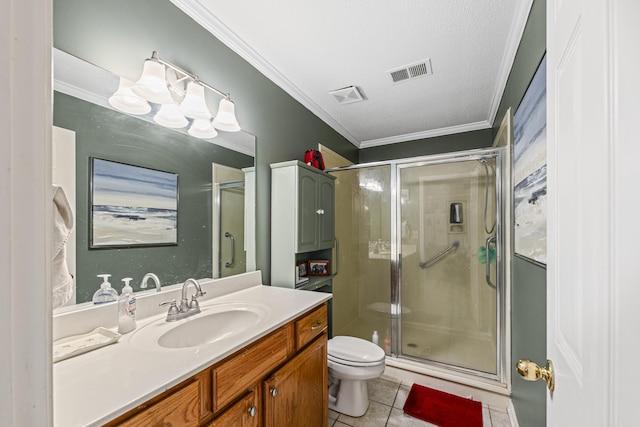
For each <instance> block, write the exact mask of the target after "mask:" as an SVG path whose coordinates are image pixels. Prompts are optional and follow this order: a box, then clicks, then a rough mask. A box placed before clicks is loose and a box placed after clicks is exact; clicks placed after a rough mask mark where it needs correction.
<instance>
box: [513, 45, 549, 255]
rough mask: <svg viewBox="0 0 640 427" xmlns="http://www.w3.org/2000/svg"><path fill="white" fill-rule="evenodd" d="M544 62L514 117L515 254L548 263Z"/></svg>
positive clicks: (545, 74) (545, 78) (543, 60)
mask: <svg viewBox="0 0 640 427" xmlns="http://www.w3.org/2000/svg"><path fill="white" fill-rule="evenodd" d="M546 65H547V61H546V56H545V57H544V58H542V61H541V62H540V65H538V69H537V71H536V73H535V75H534V76H533V79H532V80H531V83H530V84H529V88H528V89H527V92H526V93H525V95H524V98H522V102H521V103H520V105H519V106H518V110H517V111H516V113H515V114H514V116H513V127H514V132H513V146H514V149H513V176H514V179H513V182H514V185H515V188H514V195H513V196H514V221H515V224H514V225H515V227H514V230H515V232H514V237H515V242H514V251H515V253H516V255H519V256H522V257H525V258H527V259H530V260H532V261H535V262H537V263H540V264H546V263H547V83H546V80H547V67H546Z"/></svg>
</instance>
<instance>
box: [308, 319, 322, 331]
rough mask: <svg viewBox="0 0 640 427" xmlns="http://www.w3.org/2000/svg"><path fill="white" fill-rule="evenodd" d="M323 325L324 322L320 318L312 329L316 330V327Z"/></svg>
mask: <svg viewBox="0 0 640 427" xmlns="http://www.w3.org/2000/svg"><path fill="white" fill-rule="evenodd" d="M320 327H322V322H321V321H320V320H318V321H317V322H316V323H315V324H314V325H312V326H311V330H312V331H315V330H316V329H318V328H320Z"/></svg>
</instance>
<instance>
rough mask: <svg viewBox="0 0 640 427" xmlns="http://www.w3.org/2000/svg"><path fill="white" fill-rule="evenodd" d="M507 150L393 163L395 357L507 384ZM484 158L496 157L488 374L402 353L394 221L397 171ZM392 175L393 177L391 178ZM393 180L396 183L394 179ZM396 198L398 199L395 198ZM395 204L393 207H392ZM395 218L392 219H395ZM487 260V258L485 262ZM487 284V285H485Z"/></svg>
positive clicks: (398, 211)
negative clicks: (492, 336) (492, 361)
mask: <svg viewBox="0 0 640 427" xmlns="http://www.w3.org/2000/svg"><path fill="white" fill-rule="evenodd" d="M505 157H506V150H505V149H503V148H489V149H478V150H469V151H460V152H454V153H447V154H442V155H433V156H425V157H419V158H411V159H402V160H398V161H394V162H393V163H394V164H393V165H392V173H391V176H392V183H391V184H392V187H391V188H392V189H393V190H392V195H391V200H392V202H391V206H392V209H393V210H394V211H395V212H393V213H392V229H391V239H392V244H391V272H392V273H391V274H392V283H393V285H392V292H391V330H392V331H394V332H395V333H393V334H392V335H391V352H392V356H394V357H395V358H397V359H404V360H409V361H417V362H419V363H421V364H425V365H428V366H431V367H433V368H435V369H437V370H442V369H444V370H447V371H454V372H457V373H459V374H462V375H464V376H471V377H475V378H478V377H480V378H484V379H486V380H489V381H491V382H493V383H498V384H500V385H503V386H506V385H507V384H508V382H507V378H506V376H505V373H506V361H507V360H508V359H509V356H508V355H507V354H506V349H507V345H506V331H507V330H508V327H507V325H506V323H507V321H508V318H507V317H506V316H505V313H506V301H505V294H506V292H505V284H506V280H505V279H506V270H505V259H506V252H505V247H506V245H505V242H506V233H505V229H504V228H505V225H506V223H505V222H504V218H505V208H506V200H505V199H506V197H505V196H506V193H505V182H504V181H505V175H504V166H505V161H506V159H505ZM484 158H494V159H495V203H496V230H495V233H496V293H497V296H496V373H495V374H492V373H487V372H482V371H478V370H475V369H469V368H464V367H461V366H456V365H452V364H448V363H444V362H436V361H432V360H429V359H423V358H418V357H412V356H408V355H404V354H402V313H401V304H402V286H401V283H402V253H401V251H400V250H399V249H400V248H401V247H402V246H401V240H400V236H401V224H400V222H399V221H397V218H400V215H401V208H402V206H401V203H399V196H398V194H399V192H400V184H401V179H400V174H401V172H402V170H403V169H409V168H415V167H424V166H432V165H442V164H447V163H454V162H466V161H477V160H480V159H484ZM393 178H395V180H394V179H393ZM393 181H395V183H394V182H393ZM396 197H397V198H396ZM394 207H395V209H394ZM394 217H395V219H394ZM487 262H488V261H487ZM487 286H489V285H487Z"/></svg>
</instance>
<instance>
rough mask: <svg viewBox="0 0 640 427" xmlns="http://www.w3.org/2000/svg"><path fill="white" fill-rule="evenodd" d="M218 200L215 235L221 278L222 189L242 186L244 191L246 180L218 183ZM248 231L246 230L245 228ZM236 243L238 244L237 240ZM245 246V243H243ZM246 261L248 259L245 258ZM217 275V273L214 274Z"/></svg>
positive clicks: (216, 203)
mask: <svg viewBox="0 0 640 427" xmlns="http://www.w3.org/2000/svg"><path fill="white" fill-rule="evenodd" d="M216 187H217V188H216V200H215V201H214V203H215V205H216V210H217V216H218V218H217V220H218V221H217V222H218V223H217V224H216V228H217V233H216V236H215V237H214V239H216V240H217V244H218V256H217V276H218V277H219V278H221V277H223V276H222V272H223V271H224V270H223V265H222V262H223V260H222V243H223V234H222V233H223V231H222V209H223V206H222V191H223V190H228V189H232V188H242V189H243V191H246V190H245V182H244V180H237V181H225V182H220V183H218V184H216ZM245 213H246V212H245V209H244V206H243V215H244V214H245ZM244 223H245V221H244V220H243V227H244ZM245 231H246V230H245ZM235 244H238V243H237V242H236V243H235ZM243 247H244V245H243ZM245 263H246V260H245ZM214 276H215V274H214Z"/></svg>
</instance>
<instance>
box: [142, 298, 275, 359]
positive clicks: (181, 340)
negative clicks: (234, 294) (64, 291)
mask: <svg viewBox="0 0 640 427" xmlns="http://www.w3.org/2000/svg"><path fill="white" fill-rule="evenodd" d="M201 310H202V312H201V313H199V314H196V315H193V316H192V317H188V318H186V319H183V320H178V321H176V322H166V321H165V320H164V319H161V320H157V321H155V322H153V323H150V324H149V325H146V326H144V327H142V328H140V329H138V330H137V331H135V332H134V333H133V335H132V336H131V344H132V345H133V346H136V347H140V348H146V349H153V348H154V347H155V348H158V347H159V348H161V349H181V348H189V347H199V346H203V345H209V344H213V343H217V342H219V341H222V340H225V339H228V338H231V337H234V336H237V335H239V334H241V333H243V332H246V331H249V330H250V329H251V327H253V326H255V325H257V324H258V323H260V322H261V321H262V320H264V319H265V318H266V317H268V316H269V314H270V310H269V308H268V307H267V306H266V305H263V304H256V303H239V302H238V303H224V304H215V305H209V306H205V307H202V308H201Z"/></svg>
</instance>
